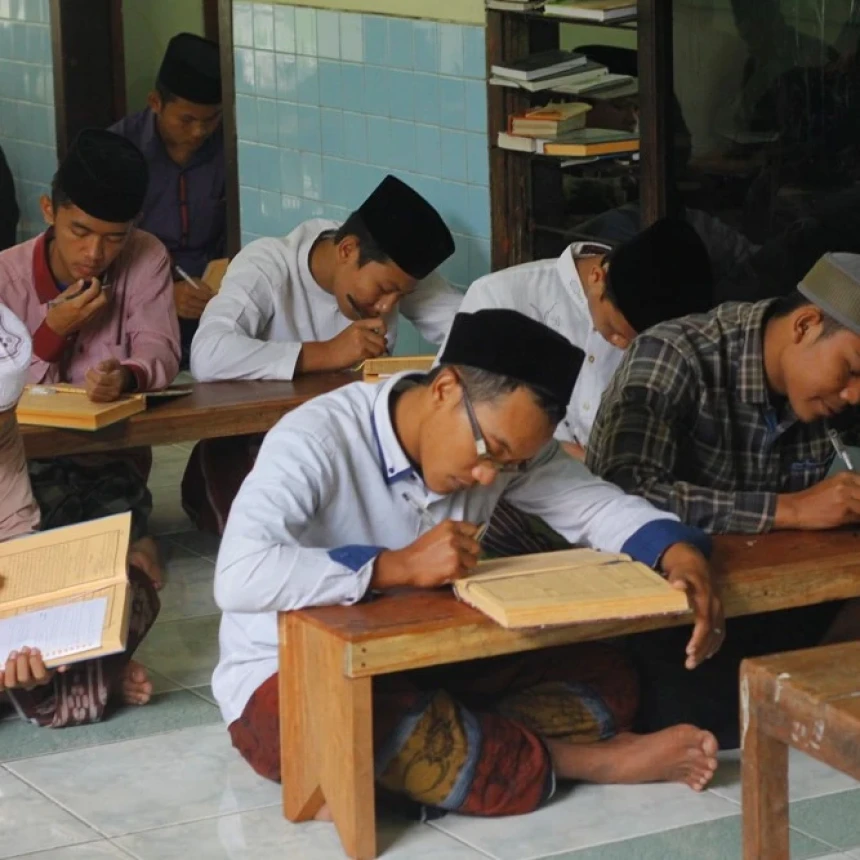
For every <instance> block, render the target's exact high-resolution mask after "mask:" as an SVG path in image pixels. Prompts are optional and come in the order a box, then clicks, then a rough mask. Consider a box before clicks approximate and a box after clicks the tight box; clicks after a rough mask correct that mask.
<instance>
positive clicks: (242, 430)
mask: <svg viewBox="0 0 860 860" xmlns="http://www.w3.org/2000/svg"><path fill="white" fill-rule="evenodd" d="M358 379H360V374H355V373H321V374H310V375H308V376H302V377H299V378H298V379H296V380H294V381H293V382H202V383H195V384H194V391H193V392H192V393H191V394H189V395H188V396H187V397H177V398H175V399H166V400H158V399H153V400H152V401H151V402H150V405H149V406H148V407H147V409H146V411H145V412H141V413H139V414H138V415H133V416H132V417H131V418H129V419H128V421H122V422H120V423H119V424H114V425H112V426H110V427H105V428H104V429H103V430H98V431H96V432H95V433H90V432H86V431H82V430H58V429H56V428H53V427H33V426H26V425H21V435H22V437H23V439H24V449H25V451H26V452H27V456H28V457H30V458H36V457H53V456H57V455H58V454H89V453H93V452H102V451H114V450H117V449H119V448H134V447H137V446H142V445H143V446H145V445H171V444H174V443H176V442H196V441H197V440H199V439H215V438H218V437H220V436H241V435H243V434H246V433H265V432H266V431H267V430H269V429H271V428H272V426H273V425H274V424H275V423H276V422H277V421H278V419H279V418H280V417H281V416H282V415H284V414H285V413H287V412H289V411H290V410H292V409H295V408H296V407H297V406H301V405H302V404H303V403H305V402H307V401H308V400H311V399H312V398H314V397H317V396H318V395H320V394H325V393H327V392H329V391H334V390H335V389H336V388H340V387H341V386H343V385H346V384H347V383H349V382H355V381H356V380H358Z"/></svg>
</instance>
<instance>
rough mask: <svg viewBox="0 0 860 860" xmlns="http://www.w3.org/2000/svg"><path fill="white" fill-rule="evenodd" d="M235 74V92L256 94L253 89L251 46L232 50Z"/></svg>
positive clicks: (252, 52)
mask: <svg viewBox="0 0 860 860" xmlns="http://www.w3.org/2000/svg"><path fill="white" fill-rule="evenodd" d="M233 64H234V66H235V74H236V92H237V93H247V94H248V95H256V90H255V89H254V51H253V49H252V48H236V49H235V50H234V51H233Z"/></svg>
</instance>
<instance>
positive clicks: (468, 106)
mask: <svg viewBox="0 0 860 860" xmlns="http://www.w3.org/2000/svg"><path fill="white" fill-rule="evenodd" d="M463 89H464V91H465V111H466V116H465V127H466V130H467V131H475V132H479V133H481V134H483V135H485V136H486V134H487V85H486V83H485V82H484V81H464V83H463Z"/></svg>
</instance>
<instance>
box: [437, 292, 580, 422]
mask: <svg viewBox="0 0 860 860" xmlns="http://www.w3.org/2000/svg"><path fill="white" fill-rule="evenodd" d="M584 359H585V353H584V352H583V351H582V350H581V349H580V348H579V347H577V346H574V345H573V344H572V343H571V342H570V341H569V340H568V339H567V338H566V337H563V336H562V335H560V334H559V333H558V332H557V331H553V330H552V329H551V328H549V327H548V326H545V325H544V324H543V323H539V322H537V321H536V320H533V319H532V318H531V317H527V316H525V314H521V313H520V312H519V311H510V310H499V309H488V310H482V311H476V312H475V313H473V314H467V313H459V314H457V315H456V316H455V317H454V324H453V325H452V326H451V332H450V334H449V335H448V342H447V343H446V344H445V349H444V351H443V353H442V355H441V357H440V359H439V362H440V364H461V365H465V366H467V367H475V368H477V369H478V370H485V371H487V372H488V373H495V374H496V375H498V376H507V377H510V378H511V379H516V380H519V381H520V382H522V383H523V384H524V385H528V386H530V387H531V388H536V389H538V390H539V391H541V392H543V393H544V394H546V395H548V396H549V397H551V398H552V400H554V401H555V402H556V403H557V404H558V405H559V406H560V407H562V408H563V409H566V408H567V405H568V403H569V402H570V398H571V395H572V394H573V386H574V385H575V384H576V378H577V376H579V371H580V369H581V368H582V362H583V360H584Z"/></svg>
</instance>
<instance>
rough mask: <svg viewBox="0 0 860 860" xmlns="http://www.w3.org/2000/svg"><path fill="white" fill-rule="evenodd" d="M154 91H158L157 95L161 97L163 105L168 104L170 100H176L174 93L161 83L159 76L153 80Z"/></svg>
mask: <svg viewBox="0 0 860 860" xmlns="http://www.w3.org/2000/svg"><path fill="white" fill-rule="evenodd" d="M155 91H156V92H157V93H158V97H159V98H160V99H161V103H162V104H163V105H167V104H170V102H173V101H176V99H177V95H176V93H174V92H173V90H171V89H169V88H168V87H166V86H164V84H163V83H161V78H158V79H156V81H155Z"/></svg>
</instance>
